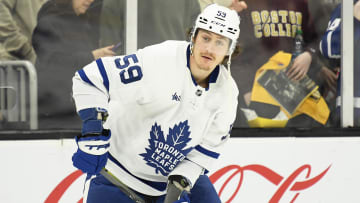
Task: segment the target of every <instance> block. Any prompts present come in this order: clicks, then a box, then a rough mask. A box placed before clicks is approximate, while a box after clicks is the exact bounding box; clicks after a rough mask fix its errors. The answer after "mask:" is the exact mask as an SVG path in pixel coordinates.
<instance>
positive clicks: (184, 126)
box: [139, 120, 193, 176]
mask: <svg viewBox="0 0 360 203" xmlns="http://www.w3.org/2000/svg"><path fill="white" fill-rule="evenodd" d="M189 129H190V126H189V125H188V121H187V120H186V121H184V122H180V123H179V124H178V125H176V124H175V125H174V127H173V128H169V133H168V135H167V136H166V140H165V137H164V132H163V131H162V130H161V126H160V125H158V124H157V123H156V122H155V124H154V125H153V126H152V127H151V131H150V138H149V139H148V141H149V146H148V148H145V151H146V152H145V153H142V154H139V155H140V156H142V157H143V160H145V161H146V164H147V165H149V166H151V167H153V168H155V173H159V172H160V173H161V174H162V175H164V176H167V175H168V174H169V173H170V172H171V171H172V170H173V169H174V168H175V166H176V165H177V164H179V162H180V161H182V160H184V159H185V157H186V155H187V154H188V153H189V152H190V151H191V150H192V149H193V148H192V147H188V148H186V149H184V148H185V147H186V145H187V143H188V142H190V140H191V138H190V137H189V136H190V131H189Z"/></svg>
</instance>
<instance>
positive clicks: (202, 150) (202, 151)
mask: <svg viewBox="0 0 360 203" xmlns="http://www.w3.org/2000/svg"><path fill="white" fill-rule="evenodd" d="M195 149H196V150H198V151H199V152H201V153H203V154H205V155H207V156H210V157H212V158H215V159H217V158H219V156H220V154H219V153H216V152H212V151H210V150H207V149H205V148H204V147H202V146H200V145H197V146H196V147H195Z"/></svg>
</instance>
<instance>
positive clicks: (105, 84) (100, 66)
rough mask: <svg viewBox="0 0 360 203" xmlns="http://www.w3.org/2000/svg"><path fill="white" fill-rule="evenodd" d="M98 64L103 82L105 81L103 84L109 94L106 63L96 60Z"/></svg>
mask: <svg viewBox="0 0 360 203" xmlns="http://www.w3.org/2000/svg"><path fill="white" fill-rule="evenodd" d="M96 64H97V66H98V68H99V71H100V74H101V76H102V78H103V81H104V82H103V84H104V86H105V88H106V89H107V91H108V92H109V79H108V77H107V74H106V71H105V67H104V63H103V62H102V60H101V58H100V59H97V60H96Z"/></svg>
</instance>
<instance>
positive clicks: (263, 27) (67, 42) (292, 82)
mask: <svg viewBox="0 0 360 203" xmlns="http://www.w3.org/2000/svg"><path fill="white" fill-rule="evenodd" d="M212 3H217V4H220V5H223V6H227V7H229V8H231V9H234V10H236V11H237V12H238V14H239V17H240V18H241V23H240V37H239V41H238V46H239V49H238V55H237V57H235V58H232V61H231V65H232V66H231V74H232V76H233V78H234V79H235V81H236V83H237V85H238V88H239V92H240V94H239V98H238V99H239V106H238V111H237V119H236V121H235V123H234V127H235V128H243V127H245V128H246V127H255V128H256V127H259V128H264V127H306V128H308V127H339V126H340V120H339V119H340V117H339V110H338V109H339V106H340V104H339V102H336V101H339V96H340V95H341V94H340V91H339V89H340V88H339V85H338V84H339V73H340V64H341V63H340V58H341V57H340V55H341V53H339V51H337V52H335V53H331V54H329V53H328V50H330V49H334V50H335V51H336V48H337V49H339V47H340V49H339V50H341V45H340V44H339V43H340V42H341V37H340V34H339V33H341V30H340V31H339V30H338V29H340V28H341V26H339V25H341V15H339V8H340V7H339V6H340V4H341V0H288V1H283V0H271V1H270V0H251V1H238V0H182V1H178V0H166V1H165V0H146V1H138V19H137V20H138V24H137V26H138V27H137V29H138V36H137V40H138V43H137V44H138V48H139V49H141V48H143V47H145V46H148V45H152V44H156V43H160V42H163V41H166V40H189V38H188V34H187V33H188V32H189V31H190V30H191V28H192V26H193V25H192V23H193V22H195V19H196V17H197V15H198V14H199V13H200V11H201V10H202V9H204V8H205V7H206V6H207V5H209V4H212ZM359 4H360V3H359V1H358V0H355V1H354V15H355V18H354V22H355V39H354V43H355V45H354V47H355V49H354V54H355V57H354V58H355V60H356V58H360V57H357V56H358V54H359V16H356V15H360V11H359V10H360V9H359V7H360V6H359ZM356 9H357V10H356ZM126 12H127V11H126V0H32V1H28V0H0V60H1V61H6V60H28V61H30V62H31V63H33V64H34V66H35V68H36V71H37V75H38V105H39V108H38V112H39V124H40V126H39V128H40V129H59V128H61V129H79V128H80V126H81V121H80V119H79V118H78V116H77V115H76V111H75V107H74V104H73V101H72V95H71V86H72V77H73V75H74V73H75V72H76V71H77V70H79V69H81V68H83V67H84V66H85V65H86V64H88V63H90V62H91V61H93V60H95V59H98V58H100V57H106V56H114V55H124V54H126V53H125V48H126V47H125V44H126V43H125V42H126V38H128V37H136V36H126V34H125V30H126V26H134V25H127V24H126ZM336 15H337V16H336ZM336 28H338V29H336ZM295 39H297V40H298V41H296V40H295ZM325 45H326V47H325ZM345 68H349V67H345ZM359 69H360V67H359V63H358V60H357V61H355V68H354V74H357V75H355V76H354V77H355V80H354V81H359V79H360V75H359ZM271 74H272V75H271ZM356 77H357V79H356ZM263 81H267V82H268V83H274V84H275V83H276V84H277V85H275V86H276V87H275V86H271V87H270V85H268V86H267V85H266V84H268V83H264V82H263ZM357 85H359V83H358V82H355V86H357ZM354 89H355V91H359V92H360V90H357V89H360V87H355V88H354ZM358 98H360V94H357V92H355V100H354V101H355V125H356V126H360V118H359V116H356V115H358V114H360V112H359V108H360V99H358ZM2 119H4V118H3V116H2V115H1V113H0V122H1V120H2Z"/></svg>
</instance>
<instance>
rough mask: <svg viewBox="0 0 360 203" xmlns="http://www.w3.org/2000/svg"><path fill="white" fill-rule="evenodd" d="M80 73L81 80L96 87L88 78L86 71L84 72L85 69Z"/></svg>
mask: <svg viewBox="0 0 360 203" xmlns="http://www.w3.org/2000/svg"><path fill="white" fill-rule="evenodd" d="M78 73H79V75H80V78H81V79H82V80H83V81H85V82H87V83H89V84H90V85H92V86H95V85H94V84H93V83H92V82H91V81H90V79H89V78H88V77H87V75H86V73H85V71H84V70H83V69H81V70H79V71H78Z"/></svg>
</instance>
